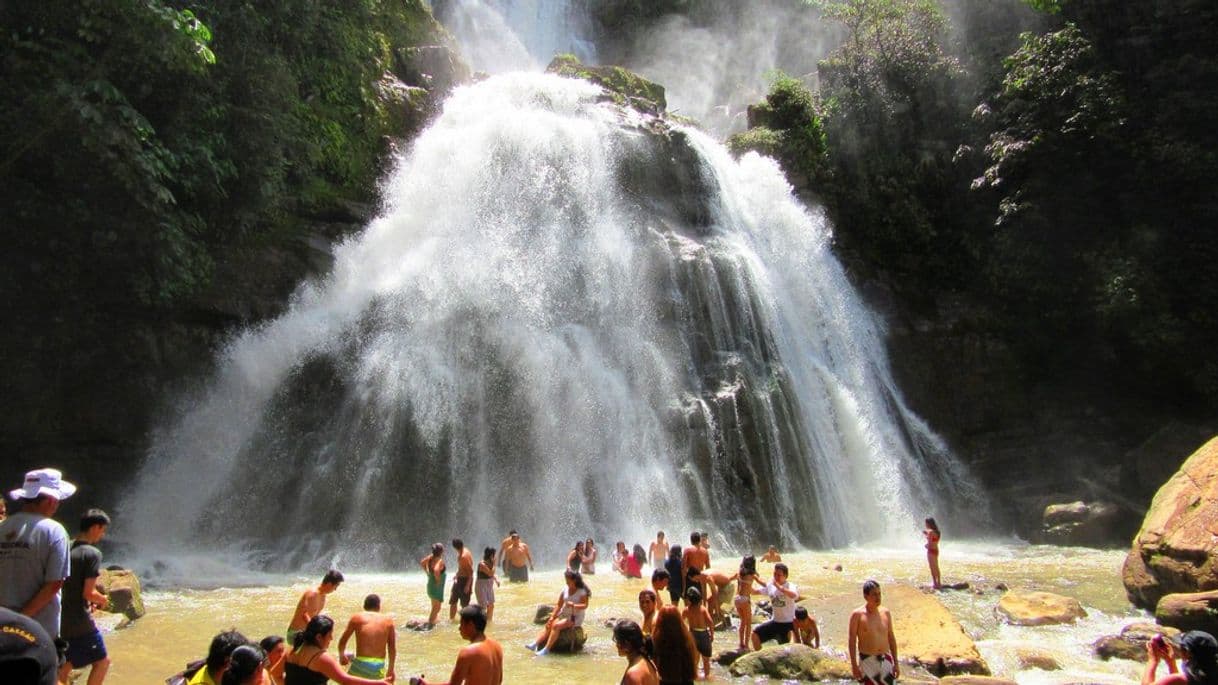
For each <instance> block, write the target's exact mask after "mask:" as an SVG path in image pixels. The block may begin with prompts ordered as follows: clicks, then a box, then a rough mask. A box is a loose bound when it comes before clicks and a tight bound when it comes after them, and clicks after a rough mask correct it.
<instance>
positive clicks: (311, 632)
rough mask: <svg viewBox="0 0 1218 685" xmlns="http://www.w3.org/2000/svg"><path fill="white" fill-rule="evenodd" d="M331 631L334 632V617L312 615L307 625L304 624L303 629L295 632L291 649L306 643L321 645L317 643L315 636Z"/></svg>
mask: <svg viewBox="0 0 1218 685" xmlns="http://www.w3.org/2000/svg"><path fill="white" fill-rule="evenodd" d="M332 632H334V619H332V618H330V617H329V616H326V615H325V614H319V615H317V616H314V617H313V618H311V619H309V625H307V626H305V629H304V630H302V631H300V632H299V633H296V638H295V639H294V640H292V649H294V650H296V649H300V648H301V647H304V646H305V645H307V644H308V645H314V646H318V647H320V646H321V645H318V644H317V638H318V637H320V636H322V635H328V634H330V633H332Z"/></svg>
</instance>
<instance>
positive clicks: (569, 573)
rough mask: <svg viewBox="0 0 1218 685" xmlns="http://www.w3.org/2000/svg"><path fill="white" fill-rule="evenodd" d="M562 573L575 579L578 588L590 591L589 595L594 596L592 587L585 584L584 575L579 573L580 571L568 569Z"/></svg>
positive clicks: (565, 576) (564, 576)
mask: <svg viewBox="0 0 1218 685" xmlns="http://www.w3.org/2000/svg"><path fill="white" fill-rule="evenodd" d="M562 575H563V578H569V579H571V580H574V581H575V589H576V590H583V591H584V592H587V593H588V596H589V597H591V596H592V588H590V587H588V586H587V585H585V584H584V577H583V576H581V575H580V574H579V571H572V570H570V569H567V570H566V571H565V572H564V573H563V574H562Z"/></svg>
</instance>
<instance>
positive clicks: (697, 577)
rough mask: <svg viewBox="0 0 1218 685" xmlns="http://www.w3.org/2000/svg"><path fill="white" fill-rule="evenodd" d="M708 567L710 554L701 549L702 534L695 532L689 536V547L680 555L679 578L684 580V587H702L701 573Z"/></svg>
mask: <svg viewBox="0 0 1218 685" xmlns="http://www.w3.org/2000/svg"><path fill="white" fill-rule="evenodd" d="M708 566H710V553H709V552H707V551H706V550H705V549H703V547H702V534H701V533H699V532H697V531H695V532H693V533H690V534H689V547H686V548H685V551H684V552H682V554H681V577H682V578H684V579H685V587H686V588H689V587H693V586H698V587H699V588H700V587H701V586H702V583H703V578H702V572H703V571H705V570H706V567H708Z"/></svg>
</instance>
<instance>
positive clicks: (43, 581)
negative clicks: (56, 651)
mask: <svg viewBox="0 0 1218 685" xmlns="http://www.w3.org/2000/svg"><path fill="white" fill-rule="evenodd" d="M74 492H76V486H75V485H73V484H71V483H69V482H68V481H66V480H63V479H62V477H61V474H60V473H59V471H58V470H56V469H38V470H36V471H30V472H29V473H27V474H25V484H24V485H23V486H22V487H20V488H18V489H16V490H12V491H10V492H9V497H11V498H13V499H17V500H21V504H22V508H21V511H20V512H18V513H16V514H13V515H12V516H9V517H8V518H7V519H5V520H4V521H3V522H0V606H4V607H5V608H8V609H12V610H13V611H17V612H20V613H23V614H25V615H26V616H29V617H31V618H33V619H34V620H35V621H38V623H40V624H41V625H42V627H43V628H45V629H46V631H47V634H49V635H50V636H51V637H56V636H58V635H59V613H60V605H59V597H60V589H61V588H62V587H63V582H64V580H66V579H67V577H68V572H69V568H70V567H69V562H68V553H69V552H68V531H67V530H65V529H64V527H63V526H62V525H60V524H59V523H58V522H57V521H55V520H54V519H52V518H51V516H54V515H55V512H56V511H57V510H58V509H59V502H60V501H61V500H64V499H67V498H68V497H71V496H72V493H74Z"/></svg>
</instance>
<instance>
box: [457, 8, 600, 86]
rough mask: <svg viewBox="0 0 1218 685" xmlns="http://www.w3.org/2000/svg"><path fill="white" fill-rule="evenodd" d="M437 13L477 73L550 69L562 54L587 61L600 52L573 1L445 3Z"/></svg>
mask: <svg viewBox="0 0 1218 685" xmlns="http://www.w3.org/2000/svg"><path fill="white" fill-rule="evenodd" d="M435 4H436V6H437V7H436V11H437V15H438V16H439V17H440V19H441V21H443V22H444V25H445V26H447V27H448V30H449V31H451V32H452V33H453V36H454V37H455V38H456V39H457V42H458V43H459V44H460V45H461V51H462V53H463V54H464V56H465V59H466V61H468V62H469V65H470V67H471V68H473V69H474V70H476V71H484V72H487V73H490V74H499V73H504V72H508V71H530V70H535V69H537V68H539V67H543V66H545V64H546V62H548V61H549V60H550V58H551V57H553V56H554V55H556V54H559V53H573V54H575V55H576V56H577V57H579V58H580V59H581V60H583V61H585V62H593V61H595V57H596V51H595V49H594V48H593V46H592V43H591V42H589V41H588V40H587V39H586V38H583V37H581V36H583V35H584V34H585V33H586V27H585V24H586V20H585V18H584V16H583V15H582V14H581V13H580V12H578V11H576V8H574V7H572V6H571V2H570V0H440V1H437V2H436V3H435Z"/></svg>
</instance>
